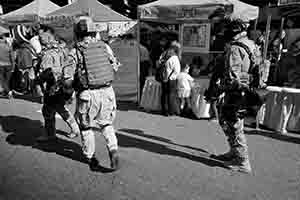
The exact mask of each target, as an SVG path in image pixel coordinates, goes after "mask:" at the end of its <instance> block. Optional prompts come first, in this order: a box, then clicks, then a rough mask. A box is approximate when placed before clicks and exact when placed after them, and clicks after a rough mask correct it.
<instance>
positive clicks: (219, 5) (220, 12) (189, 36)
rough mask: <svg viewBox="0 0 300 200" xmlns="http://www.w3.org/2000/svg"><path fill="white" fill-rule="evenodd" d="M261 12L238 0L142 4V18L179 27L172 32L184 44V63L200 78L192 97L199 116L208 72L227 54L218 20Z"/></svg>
mask: <svg viewBox="0 0 300 200" xmlns="http://www.w3.org/2000/svg"><path fill="white" fill-rule="evenodd" d="M258 11H259V9H258V7H255V6H251V5H248V4H245V3H243V2H241V1H237V0H203V1H198V0H177V1H169V0H159V1H155V2H152V3H149V4H145V5H142V6H140V7H139V19H140V21H142V22H145V23H159V24H163V25H164V26H167V27H175V28H173V30H172V31H173V32H175V33H176V34H177V38H176V39H177V40H178V41H179V42H180V44H181V46H182V62H183V63H187V64H189V65H190V66H191V69H192V73H191V75H192V76H193V77H194V78H195V80H196V81H195V82H196V87H195V88H194V90H195V92H194V93H195V95H194V97H192V99H194V100H193V101H194V109H193V110H194V113H195V114H196V115H197V117H198V118H201V117H203V115H202V114H198V113H199V112H200V113H201V112H202V111H199V110H203V109H204V108H203V109H202V108H201V105H204V106H205V103H203V101H204V97H203V93H204V91H205V89H206V87H208V82H209V76H208V75H209V74H210V73H211V71H212V69H211V68H212V67H213V66H214V64H213V63H214V61H215V58H216V57H217V55H218V54H222V53H223V48H224V40H223V38H222V36H221V37H219V35H218V33H219V32H222V24H220V23H218V22H219V21H220V19H223V18H224V17H225V16H230V17H231V18H241V19H242V20H244V21H250V20H254V19H256V18H257V17H258ZM222 42H223V44H222ZM155 52H157V51H155ZM153 62H154V63H155V62H156V61H155V60H153ZM204 110H207V109H204ZM206 116H207V115H205V117H206Z"/></svg>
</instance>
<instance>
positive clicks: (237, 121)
mask: <svg viewBox="0 0 300 200" xmlns="http://www.w3.org/2000/svg"><path fill="white" fill-rule="evenodd" d="M228 113H230V114H229V115H228ZM219 121H220V125H221V127H222V129H223V131H224V133H225V135H226V136H227V141H228V144H229V147H230V151H231V153H233V155H234V156H235V157H236V158H239V159H242V160H248V159H249V156H248V145H247V139H246V136H245V134H244V119H243V118H242V117H239V116H238V113H237V112H235V111H234V110H231V111H229V110H228V109H224V110H222V109H221V112H220V120H219Z"/></svg>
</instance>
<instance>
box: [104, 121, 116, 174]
mask: <svg viewBox="0 0 300 200" xmlns="http://www.w3.org/2000/svg"><path fill="white" fill-rule="evenodd" d="M102 134H103V136H104V138H105V141H106V145H107V150H108V153H109V158H110V161H111V162H110V165H111V168H112V169H113V170H117V169H118V168H119V158H118V140H117V137H116V134H115V130H114V127H113V126H112V125H107V126H104V127H103V129H102Z"/></svg>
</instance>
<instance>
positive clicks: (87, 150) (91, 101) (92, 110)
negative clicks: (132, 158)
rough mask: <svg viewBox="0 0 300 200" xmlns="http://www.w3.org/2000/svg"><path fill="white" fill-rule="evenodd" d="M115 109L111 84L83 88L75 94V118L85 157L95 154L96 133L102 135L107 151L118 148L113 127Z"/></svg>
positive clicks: (114, 98)
mask: <svg viewBox="0 0 300 200" xmlns="http://www.w3.org/2000/svg"><path fill="white" fill-rule="evenodd" d="M116 111H117V105H116V97H115V93H114V90H113V88H112V87H111V86H109V87H105V88H100V89H93V90H84V91H82V92H81V93H80V94H79V95H78V96H77V106H76V118H77V121H78V124H79V127H80V130H81V139H82V150H83V154H84V155H85V156H86V157H87V158H92V157H93V155H94V154H95V150H96V141H95V134H97V133H101V134H102V135H103V136H104V138H105V141H106V146H107V149H108V150H109V151H112V150H117V149H118V140H117V137H116V134H115V130H114V127H113V122H114V119H115V117H116Z"/></svg>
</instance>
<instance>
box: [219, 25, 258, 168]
mask: <svg viewBox="0 0 300 200" xmlns="http://www.w3.org/2000/svg"><path fill="white" fill-rule="evenodd" d="M227 28H228V29H227V31H226V32H225V37H226V38H228V40H229V41H230V42H229V45H228V48H226V50H225V68H224V72H223V76H224V77H223V78H222V79H221V82H220V88H221V89H222V91H223V92H224V94H225V96H224V100H223V104H222V105H221V109H220V125H221V126H222V128H223V131H224V133H225V135H226V136H227V137H228V143H229V146H230V151H229V152H227V153H225V154H222V155H219V156H217V159H220V160H223V161H225V164H226V165H227V166H228V167H229V168H231V169H233V170H235V171H241V172H245V173H251V165H250V161H249V156H248V146H247V141H246V137H245V134H244V130H243V129H244V115H245V111H246V108H247V103H249V102H246V101H245V99H246V98H247V94H249V93H250V92H249V91H251V90H250V89H249V84H250V80H251V79H250V74H249V70H250V68H251V67H252V63H253V60H252V58H253V57H252V53H253V46H252V45H251V44H252V41H251V40H249V39H248V37H247V32H246V30H247V26H246V24H244V23H243V22H242V21H240V20H232V21H231V22H230V23H229V24H228V27H227Z"/></svg>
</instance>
